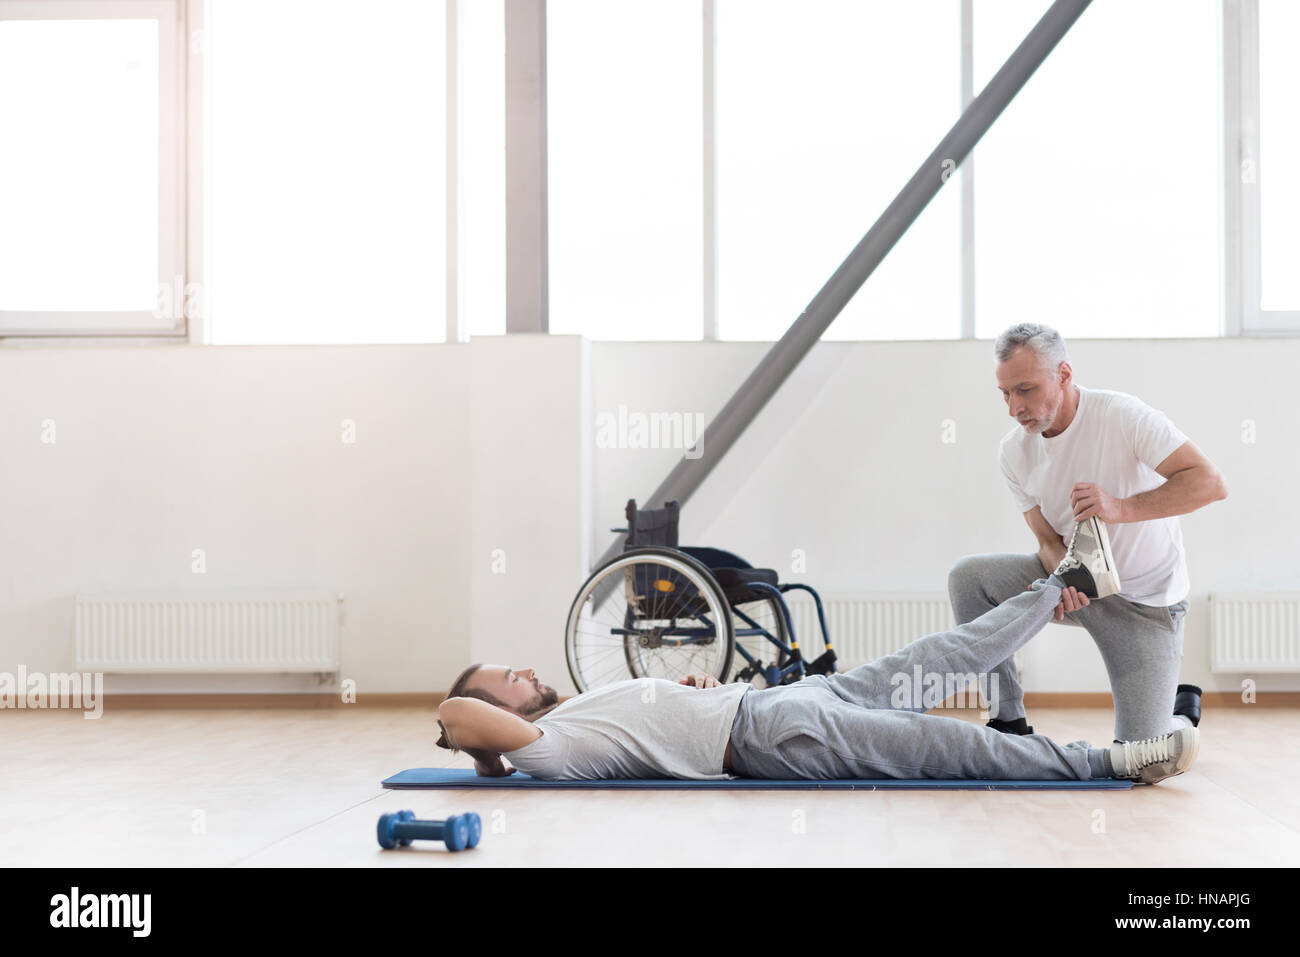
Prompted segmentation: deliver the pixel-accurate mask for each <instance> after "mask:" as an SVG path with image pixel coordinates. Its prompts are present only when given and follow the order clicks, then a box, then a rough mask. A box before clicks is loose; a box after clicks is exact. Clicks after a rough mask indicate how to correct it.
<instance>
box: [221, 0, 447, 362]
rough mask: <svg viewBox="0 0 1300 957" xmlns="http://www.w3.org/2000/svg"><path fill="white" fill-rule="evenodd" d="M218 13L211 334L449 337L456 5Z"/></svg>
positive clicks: (259, 6) (385, 3) (233, 8)
mask: <svg viewBox="0 0 1300 957" xmlns="http://www.w3.org/2000/svg"><path fill="white" fill-rule="evenodd" d="M209 16H210V42H209V45H208V53H209V56H210V57H211V61H210V71H211V72H210V95H211V117H210V126H209V129H210V131H211V147H210V148H211V165H210V167H209V168H210V171H211V206H210V209H209V217H210V227H211V262H212V275H211V282H210V288H211V294H210V298H209V307H210V310H211V317H212V318H211V330H212V332H211V337H212V341H213V342H217V343H292V342H319V343H330V342H437V341H441V340H442V339H443V338H444V337H445V329H446V325H445V322H444V317H445V315H446V262H447V257H446V225H445V224H446V219H445V216H446V179H445V172H446V139H445V124H446V85H445V84H446V73H445V63H446V61H445V59H444V57H445V53H444V51H445V44H446V33H445V24H446V11H445V8H444V6H443V3H442V2H433V0H370V2H368V3H366V4H365V5H363V6H358V5H357V4H356V3H353V2H351V0H217V2H214V3H212V4H211V10H210V14H209Z"/></svg>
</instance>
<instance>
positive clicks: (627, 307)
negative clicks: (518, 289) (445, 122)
mask: <svg viewBox="0 0 1300 957" xmlns="http://www.w3.org/2000/svg"><path fill="white" fill-rule="evenodd" d="M546 18H547V22H546V42H547V54H546V65H547V71H546V84H547V101H548V102H547V124H548V130H547V149H548V154H549V155H548V157H547V165H548V176H549V180H550V185H549V189H548V200H547V202H548V209H547V217H548V224H549V230H550V239H549V247H550V248H549V251H548V255H549V258H550V303H549V313H550V331H551V332H554V333H578V332H580V333H584V334H586V335H589V336H591V337H593V338H596V339H698V338H700V329H701V324H702V322H703V319H702V306H701V300H702V296H703V293H702V279H701V272H700V258H701V249H702V246H701V228H700V223H701V218H702V212H701V208H702V207H701V203H702V199H701V176H700V168H701V162H700V156H701V150H702V142H703V140H702V135H703V134H702V129H701V125H702V120H701V96H700V90H701V29H700V23H701V20H700V0H613V2H611V0H549V2H548V3H547V5H546Z"/></svg>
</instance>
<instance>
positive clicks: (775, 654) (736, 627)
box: [727, 598, 790, 688]
mask: <svg viewBox="0 0 1300 957" xmlns="http://www.w3.org/2000/svg"><path fill="white" fill-rule="evenodd" d="M734 610H736V611H741V612H744V613H745V614H746V615H748V616H749V617H750V618H752V619H753V620H754V622H755V623H756V624H757V625H758V626H759V627H761V628H766V629H767V630H768V631H770V632H771V633H772V634H773V635H774V636H775V637H776V638H777V639H778V640H780V642H781V644H783V645H785V646H786V647H789V645H790V629H788V628H787V627H786V625H785V615H783V614H781V609H780V607H779V606H778V605H777V603H776V601H775V600H773V599H771V598H768V599H765V600H763V601H751V602H747V603H745V604H743V605H736V606H734ZM752 627H753V626H752V625H751V624H750V623H749V622H747V621H745V620H744V619H743V618H740V617H739V616H733V620H732V632H733V634H735V636H736V639H735V640H736V644H737V645H738V646H739V647H743V648H744V649H745V650H746V651H748V652H749V653H750V654H751V655H753V656H754V657H755V658H757V659H758V661H759V663H760V665H762V666H764V667H766V666H768V665H773V664H775V665H776V666H777V667H778V668H784V667H785V666H786V665H788V664H789V663H790V656H789V654H787V653H786V652H785V651H784V650H782V649H781V648H778V647H777V646H776V645H774V644H772V642H770V641H769V640H768V639H767V637H766V636H764V635H741V634H740V632H741V631H742V630H744V629H752ZM732 664H733V665H734V666H735V674H732V675H728V677H727V680H728V681H749V682H751V683H752V684H753V685H754V687H755V688H764V687H766V686H767V681H766V679H765V678H764V676H763V675H762V673H761V672H759V671H758V670H757V668H756V667H755V666H754V665H751V664H750V663H749V659H748V658H746V657H745V656H744V655H742V654H740V653H739V652H737V653H736V655H735V657H734V658H733V660H732Z"/></svg>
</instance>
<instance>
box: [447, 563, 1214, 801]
mask: <svg viewBox="0 0 1300 957" xmlns="http://www.w3.org/2000/svg"><path fill="white" fill-rule="evenodd" d="M1070 560H1071V559H1070V556H1068V555H1067V561H1063V562H1062V563H1061V566H1060V567H1058V568H1057V570H1056V572H1055V573H1053V574H1052V575H1049V576H1048V577H1047V578H1040V579H1039V580H1038V581H1036V582H1034V583H1033V584H1032V585H1031V586H1029V588H1028V589H1026V590H1025V591H1024V592H1022V593H1021V594H1020V595H1017V596H1015V597H1013V598H1010V599H1008V600H1006V601H1004V602H1003V603H1002V604H1000V605H998V606H996V607H995V608H992V609H990V610H989V611H988V612H987V613H986V614H984V615H981V616H980V617H979V618H976V619H974V620H973V621H970V622H968V623H966V624H963V625H959V626H957V627H956V628H954V629H953V630H952V631H945V632H939V633H937V634H933V635H929V636H927V637H925V638H921V639H919V640H917V641H914V642H913V643H912V644H910V645H908V646H907V647H906V648H904V649H903V650H902V651H900V652H898V653H897V654H893V655H889V656H887V657H885V658H881V659H880V660H878V661H875V662H872V663H870V664H865V665H862V666H861V667H858V668H854V669H853V670H852V671H848V672H845V673H843V674H831V675H809V676H807V677H805V678H803V679H802V680H800V681H798V682H795V683H794V684H789V685H777V686H774V687H770V688H764V689H762V690H759V689H755V688H754V687H753V686H751V685H749V684H747V683H743V682H740V683H734V684H719V683H718V682H717V680H716V679H715V678H713V677H711V676H710V677H705V676H701V675H690V676H688V677H686V678H684V679H682V680H681V681H680V682H674V681H668V680H665V679H662V678H631V679H628V680H626V681H618V682H614V683H613V684H609V685H605V686H603V687H599V688H594V689H592V690H590V691H587V692H584V693H582V694H579V695H576V696H574V697H572V698H570V699H569V700H567V701H565V702H564V703H563V704H560V703H559V696H558V695H557V694H556V691H555V689H554V688H552V687H551V686H549V685H545V684H542V683H541V682H540V681H539V680H538V679H537V676H536V675H535V674H534V673H533V672H532V670H531V669H524V670H522V671H515V670H513V669H511V668H507V667H505V666H503V665H475V666H473V667H471V668H469V669H468V670H466V671H465V672H464V673H463V674H462V675H461V676H460V677H459V678H457V679H456V683H455V684H454V685H453V686H452V689H451V693H450V695H449V696H448V698H447V700H446V701H444V702H443V703H442V705H441V706H440V707H439V708H438V718H439V724H440V725H441V726H442V729H443V734H442V737H440V738H439V740H438V745H439V746H440V747H443V748H451V749H453V750H458V751H465V752H468V753H469V754H470V755H471V756H472V757H473V758H474V764H475V767H476V768H477V770H478V773H479V774H480V775H487V776H502V775H507V774H510V773H512V771H513V769H512V768H507V767H505V765H504V764H503V763H502V761H501V757H502V755H503V754H504V756H505V757H507V758H508V759H509V760H510V763H511V764H512V765H514V768H517V769H519V770H521V771H524V772H525V773H527V774H530V775H532V776H533V777H537V778H543V779H563V780H604V779H609V778H665V777H667V778H690V779H696V780H716V779H727V778H731V777H735V776H742V777H751V778H776V779H792V778H800V779H804V778H812V779H828V778H956V779H963V778H974V779H979V778H984V779H991V778H993V779H1005V780H1062V779H1064V780H1080V781H1086V780H1089V779H1091V778H1111V777H1114V778H1129V779H1133V780H1136V781H1140V782H1144V783H1148V784H1154V783H1155V782H1156V781H1160V780H1163V779H1164V778H1167V777H1169V776H1171V775H1174V774H1181V773H1182V772H1183V771H1185V770H1186V769H1187V768H1188V766H1190V765H1191V763H1192V761H1193V760H1194V759H1195V757H1196V752H1197V730H1196V728H1194V727H1186V728H1181V729H1179V730H1177V731H1173V732H1170V733H1169V734H1165V735H1161V736H1160V737H1158V738H1151V739H1148V740H1144V741H1127V742H1123V743H1120V742H1116V743H1115V744H1113V745H1111V746H1110V747H1108V748H1094V747H1092V745H1091V744H1090V743H1089V742H1087V741H1073V742H1071V743H1069V744H1067V745H1065V746H1061V745H1059V744H1057V743H1056V742H1054V741H1052V740H1051V739H1049V738H1047V737H1044V736H1043V735H1041V734H1031V735H1023V736H1021V735H1007V734H1002V733H1001V732H999V731H996V730H994V729H992V728H988V727H983V726H981V725H977V724H972V723H970V722H967V721H962V720H960V719H958V718H949V717H942V716H938V715H934V714H925V713H924V712H925V711H926V710H927V707H926V706H927V704H932V703H931V702H925V701H912V700H908V701H906V702H904V703H905V704H906V705H907V706H906V707H898V706H896V703H895V700H894V699H895V697H896V696H895V695H894V694H893V692H894V689H895V688H897V686H898V681H897V680H896V676H898V675H903V676H905V677H907V678H908V679H909V680H910V677H911V676H912V675H913V674H916V673H918V672H917V671H916V669H918V668H919V669H920V672H919V673H923V674H926V675H945V676H949V677H951V676H954V675H955V676H957V677H958V678H959V679H967V680H969V679H970V678H973V677H974V676H975V675H977V674H988V673H989V672H990V671H991V670H992V669H994V668H996V667H997V666H998V665H999V664H1000V663H1002V662H1003V661H1006V660H1007V659H1008V658H1009V657H1011V655H1012V654H1013V653H1014V652H1015V650H1016V649H1017V648H1019V647H1020V646H1021V645H1023V644H1025V643H1026V642H1027V641H1029V639H1030V638H1032V637H1034V635H1036V634H1038V632H1039V631H1041V630H1042V628H1043V626H1044V625H1046V624H1047V622H1048V621H1050V620H1051V619H1052V617H1053V614H1054V611H1055V609H1056V606H1057V605H1058V604H1060V603H1062V602H1064V603H1065V608H1066V610H1067V611H1074V610H1076V609H1078V608H1082V607H1084V606H1086V605H1087V604H1088V601H1089V598H1088V595H1087V594H1086V593H1084V592H1082V591H1080V590H1078V589H1077V588H1076V587H1075V586H1074V584H1067V582H1066V578H1069V579H1070V580H1071V582H1076V581H1077V582H1080V583H1081V584H1082V583H1083V579H1086V578H1087V577H1088V576H1086V575H1083V576H1082V578H1080V577H1078V576H1079V571H1078V568H1077V564H1078V563H1077V562H1076V563H1075V566H1069V564H1068V562H1069V561H1070ZM1062 575H1064V576H1066V577H1065V578H1063V577H1061V576H1062ZM1084 587H1085V588H1087V590H1089V591H1092V592H1093V595H1094V597H1095V595H1096V592H1095V589H1093V588H1090V587H1088V586H1087V585H1085V586H1084ZM909 698H910V696H909Z"/></svg>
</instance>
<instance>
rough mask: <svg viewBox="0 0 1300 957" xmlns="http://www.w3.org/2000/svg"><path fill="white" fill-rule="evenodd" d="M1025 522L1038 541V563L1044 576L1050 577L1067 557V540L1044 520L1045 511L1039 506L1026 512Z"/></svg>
mask: <svg viewBox="0 0 1300 957" xmlns="http://www.w3.org/2000/svg"><path fill="white" fill-rule="evenodd" d="M1025 521H1026V522H1028V523H1029V530H1030V531H1032V532H1033V533H1034V538H1035V539H1037V540H1038V561H1039V562H1040V563H1041V564H1042V566H1043V574H1045V575H1050V574H1051V573H1052V571H1053V570H1054V569H1055V568H1056V566H1057V565H1059V564H1061V559H1062V558H1064V557H1065V539H1064V538H1062V537H1061V536H1060V535H1057V534H1056V529H1054V528H1052V526H1051V525H1049V524H1048V523H1047V519H1045V518H1043V510H1042V509H1041V508H1039V507H1038V506H1037V505H1035V506H1034V507H1033V508H1031V509H1030V510H1029V511H1027V512H1025Z"/></svg>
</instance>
